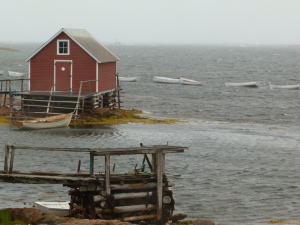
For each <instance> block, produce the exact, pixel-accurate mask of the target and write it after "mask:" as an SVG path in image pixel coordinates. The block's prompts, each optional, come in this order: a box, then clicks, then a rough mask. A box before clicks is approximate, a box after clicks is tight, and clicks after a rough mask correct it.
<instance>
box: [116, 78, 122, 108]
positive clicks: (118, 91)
mask: <svg viewBox="0 0 300 225" xmlns="http://www.w3.org/2000/svg"><path fill="white" fill-rule="evenodd" d="M117 93H118V106H119V109H120V108H121V102H120V101H121V100H120V86H119V73H117Z"/></svg>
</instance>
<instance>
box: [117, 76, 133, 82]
mask: <svg viewBox="0 0 300 225" xmlns="http://www.w3.org/2000/svg"><path fill="white" fill-rule="evenodd" d="M119 81H124V82H135V81H137V77H119Z"/></svg>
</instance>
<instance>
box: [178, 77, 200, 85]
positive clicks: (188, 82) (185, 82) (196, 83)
mask: <svg viewBox="0 0 300 225" xmlns="http://www.w3.org/2000/svg"><path fill="white" fill-rule="evenodd" d="M179 83H180V84H187V85H202V84H201V82H200V81H196V80H190V79H186V78H183V77H181V78H180V80H179Z"/></svg>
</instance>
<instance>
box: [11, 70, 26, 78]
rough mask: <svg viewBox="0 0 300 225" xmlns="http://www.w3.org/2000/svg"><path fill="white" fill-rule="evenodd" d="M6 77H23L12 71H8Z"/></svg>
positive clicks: (21, 74)
mask: <svg viewBox="0 0 300 225" xmlns="http://www.w3.org/2000/svg"><path fill="white" fill-rule="evenodd" d="M8 75H9V76H12V77H23V76H24V73H19V72H14V71H8Z"/></svg>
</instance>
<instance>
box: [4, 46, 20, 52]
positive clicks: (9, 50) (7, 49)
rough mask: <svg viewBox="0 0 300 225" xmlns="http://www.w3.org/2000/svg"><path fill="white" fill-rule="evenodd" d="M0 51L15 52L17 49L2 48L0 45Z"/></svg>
mask: <svg viewBox="0 0 300 225" xmlns="http://www.w3.org/2000/svg"><path fill="white" fill-rule="evenodd" d="M0 51H8V52H17V51H18V50H16V49H13V48H3V47H0Z"/></svg>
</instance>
